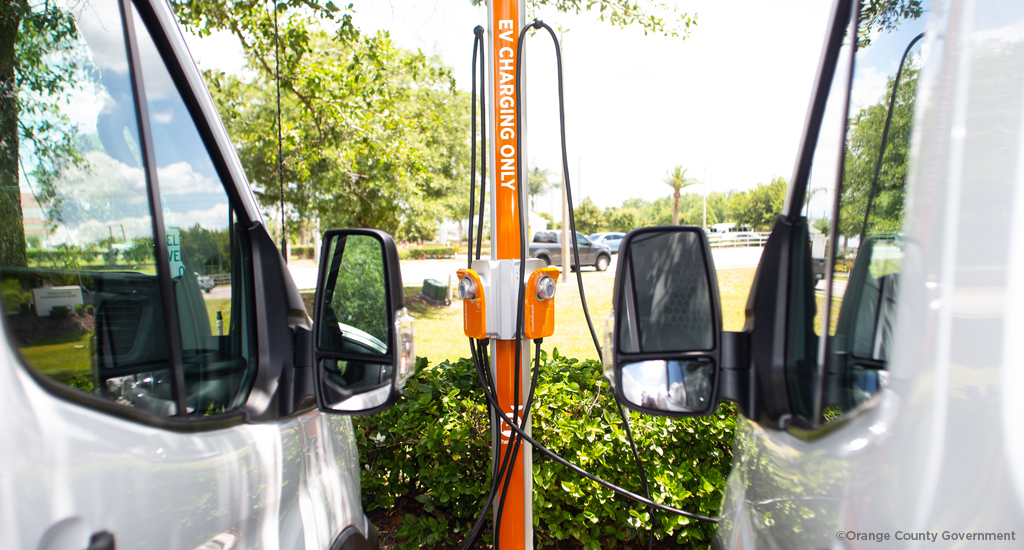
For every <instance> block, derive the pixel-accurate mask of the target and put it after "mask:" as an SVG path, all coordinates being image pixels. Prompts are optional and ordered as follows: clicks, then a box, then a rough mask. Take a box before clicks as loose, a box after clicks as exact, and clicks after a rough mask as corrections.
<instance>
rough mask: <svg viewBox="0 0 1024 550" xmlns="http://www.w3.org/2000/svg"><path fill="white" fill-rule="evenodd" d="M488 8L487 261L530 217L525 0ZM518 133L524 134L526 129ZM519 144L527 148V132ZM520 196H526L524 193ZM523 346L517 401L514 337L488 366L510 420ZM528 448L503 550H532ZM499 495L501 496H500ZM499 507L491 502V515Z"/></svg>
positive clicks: (514, 485)
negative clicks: (521, 70)
mask: <svg viewBox="0 0 1024 550" xmlns="http://www.w3.org/2000/svg"><path fill="white" fill-rule="evenodd" d="M487 12H488V29H487V35H488V42H489V44H490V51H491V63H489V64H488V65H489V71H488V73H489V75H488V76H489V81H490V82H491V83H493V86H492V90H493V94H492V96H491V100H490V101H489V102H488V103H489V105H488V110H489V111H490V116H489V118H490V120H491V121H492V123H491V128H492V129H493V130H492V134H491V136H490V137H491V140H490V141H491V154H490V157H491V159H490V160H491V166H492V168H491V170H490V173H491V177H490V191H491V228H492V231H491V259H492V260H521V259H522V258H520V245H521V244H520V243H521V241H520V239H522V238H524V237H525V235H521V234H520V231H519V216H520V215H522V216H523V222H524V224H523V225H524V226H527V227H528V226H529V220H528V218H527V217H526V216H527V210H526V201H525V200H524V201H523V203H522V204H520V203H519V199H518V197H517V194H516V190H517V187H518V186H519V185H521V184H522V182H519V181H517V178H516V162H517V160H516V159H517V155H516V153H517V151H516V147H517V145H516V137H517V136H516V131H517V130H516V121H517V120H518V121H519V122H520V124H519V127H520V128H525V127H526V124H525V119H524V118H521V117H523V116H524V114H525V112H524V109H523V98H521V97H516V92H515V85H516V79H519V78H522V75H520V74H517V71H516V50H517V44H518V41H519V31H520V30H521V29H522V27H523V25H524V24H525V15H526V3H525V0H489V1H488V3H487ZM524 65H525V59H524ZM521 89H523V90H525V86H521ZM522 131H523V132H524V134H525V130H522ZM520 142H521V143H522V146H523V147H524V148H525V145H526V136H525V135H523V136H522V139H521V140H520ZM518 153H520V155H519V157H518V158H523V159H525V158H527V157H526V154H525V151H521V152H518ZM521 172H522V174H523V177H524V178H525V177H526V168H525V167H523V169H522V171H521ZM524 191H525V189H524ZM523 195H524V198H525V195H526V193H523ZM516 271H518V269H517V270H516ZM517 290H518V289H517ZM521 314H522V313H520V315H521ZM522 347H523V349H522V353H521V355H520V357H521V365H523V368H521V369H519V372H520V383H519V402H518V403H513V384H514V380H515V375H516V368H515V348H516V341H515V339H512V340H496V341H494V343H493V344H492V351H491V357H492V358H493V359H492V364H491V369H492V372H493V373H494V381H495V384H496V386H497V390H498V403H499V404H500V405H501V408H502V409H503V410H504V412H505V414H506V415H508V417H509V418H511V419H513V420H517V419H518V418H521V417H522V409H521V407H522V404H523V402H525V401H526V395H527V393H529V390H530V388H529V384H530V376H529V369H528V368H526V366H527V365H530V364H531V363H530V342H529V340H527V339H526V338H523V340H522ZM526 431H527V433H529V432H530V428H529V426H527V427H526ZM512 433H513V432H512V430H511V429H510V428H509V427H508V426H507V425H506V424H505V423H502V424H501V430H500V433H498V434H495V437H494V440H495V441H494V443H495V448H496V449H497V450H498V453H497V455H496V460H498V461H500V460H501V457H503V456H504V454H505V450H506V448H507V446H508V445H509V444H510V443H511V436H512ZM532 451H533V449H532V448H531V447H530V446H529V445H528V444H526V442H522V443H521V444H520V447H519V454H518V456H517V458H516V462H515V463H514V465H513V469H512V479H511V481H510V483H509V486H508V494H507V496H506V497H505V507H504V509H503V511H502V516H501V533H500V537H501V538H500V540H499V541H498V543H499V545H500V547H501V548H502V549H503V550H520V549H523V550H532V549H533V461H532V460H531V457H532ZM496 482H497V481H496ZM498 498H499V499H500V495H499V497H498ZM497 505H498V503H497V502H495V503H494V506H495V514H497Z"/></svg>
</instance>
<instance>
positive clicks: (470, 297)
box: [456, 269, 487, 340]
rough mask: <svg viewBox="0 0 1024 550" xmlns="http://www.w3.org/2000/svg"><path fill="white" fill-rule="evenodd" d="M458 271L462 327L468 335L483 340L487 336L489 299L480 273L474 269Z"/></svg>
mask: <svg viewBox="0 0 1024 550" xmlns="http://www.w3.org/2000/svg"><path fill="white" fill-rule="evenodd" d="M456 273H457V274H458V276H459V297H460V298H462V329H463V331H464V332H465V333H466V336H469V337H470V338H475V339H477V340H482V339H484V338H486V337H487V301H486V299H485V296H484V286H483V283H482V282H481V281H480V275H477V273H476V271H473V270H472V269H460V270H458V271H457V272H456Z"/></svg>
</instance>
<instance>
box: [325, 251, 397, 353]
mask: <svg viewBox="0 0 1024 550" xmlns="http://www.w3.org/2000/svg"><path fill="white" fill-rule="evenodd" d="M329 250H330V255H329V256H328V257H329V258H330V262H331V263H330V264H329V265H328V268H327V278H326V283H325V286H324V292H323V301H324V303H323V304H322V305H323V307H322V308H321V310H320V315H321V317H322V319H318V321H323V322H321V323H318V325H319V326H320V330H321V334H320V349H321V350H324V351H335V352H343V353H366V354H371V355H387V353H388V349H389V346H388V330H387V328H388V327H387V325H388V315H387V311H388V308H387V296H386V290H385V289H386V286H385V279H384V249H383V246H382V245H381V243H380V241H378V240H377V239H375V238H373V237H371V236H369V235H335V236H334V237H333V238H332V239H331V243H330V248H329Z"/></svg>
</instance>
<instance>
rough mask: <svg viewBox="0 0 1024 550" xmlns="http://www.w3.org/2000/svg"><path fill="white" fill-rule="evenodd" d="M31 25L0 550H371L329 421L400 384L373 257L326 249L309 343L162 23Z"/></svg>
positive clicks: (380, 236)
mask: <svg viewBox="0 0 1024 550" xmlns="http://www.w3.org/2000/svg"><path fill="white" fill-rule="evenodd" d="M18 5H21V4H18ZM26 5H27V3H26ZM33 5H34V6H35V7H33V8H31V9H30V11H29V12H27V13H24V14H21V15H20V16H21V17H23V18H24V20H25V21H26V22H27V21H30V20H31V22H32V25H36V26H32V25H29V24H28V23H26V24H25V26H24V28H26V29H36V30H37V31H39V32H38V34H36V35H33V34H31V33H29V32H28V31H26V32H25V33H24V35H23V36H22V37H21V38H20V40H21V41H20V42H19V46H18V50H17V51H18V52H20V53H23V54H24V57H22V58H19V59H17V62H18V65H19V71H20V72H19V78H21V79H22V88H21V94H20V101H18V102H14V101H10V100H7V103H6V104H4V105H3V107H4V108H6V109H8V110H7V111H5V112H6V113H7V114H5V115H4V116H5V117H7V118H5V119H4V122H3V126H4V128H7V129H8V130H7V131H8V132H11V130H10V129H11V128H13V126H11V125H9V124H8V123H14V124H16V125H17V126H18V128H20V129H19V130H18V131H17V139H15V137H14V134H13V133H10V134H8V135H5V136H4V142H5V143H7V144H8V145H10V144H11V143H15V144H17V145H16V146H15V148H13V149H10V150H11V151H15V152H16V153H18V155H19V156H18V157H17V158H8V160H5V161H4V163H3V166H4V168H3V169H2V170H0V172H2V174H0V175H2V177H3V178H4V179H3V181H4V182H5V183H4V185H5V186H6V188H5V189H4V196H3V197H0V199H4V200H0V202H3V206H2V207H0V208H2V209H3V210H2V212H3V214H2V216H0V282H2V284H3V320H2V324H3V335H4V337H3V339H2V340H3V342H2V343H0V414H2V415H3V416H4V418H5V421H4V422H3V423H0V442H2V443H0V547H2V548H12V549H14V548H38V549H41V550H56V549H67V550H72V549H76V550H77V549H82V548H86V547H88V548H90V549H93V550H101V549H106V548H109V549H112V548H114V547H115V544H116V547H117V548H118V549H119V550H124V549H127V548H139V549H149V548H181V549H190V548H257V547H259V548H323V549H328V548H330V549H340V548H346V549H357V548H358V549H368V548H377V537H376V532H375V530H374V527H373V526H372V525H371V524H370V523H369V522H368V521H367V520H366V518H365V516H364V515H363V511H362V506H361V500H360V490H359V469H358V466H359V455H358V452H357V449H356V446H355V439H354V436H353V428H352V423H351V421H350V419H349V416H348V415H352V414H372V413H376V412H379V411H382V410H385V409H387V408H388V407H389V406H391V404H392V403H393V402H394V401H395V399H397V397H398V395H399V392H400V390H401V387H402V385H403V383H404V380H405V379H406V377H407V376H408V375H409V373H410V370H411V365H412V363H411V362H412V360H413V356H412V349H411V333H410V330H411V326H410V323H411V321H410V319H409V318H408V316H406V315H403V311H402V302H403V297H402V290H401V288H402V287H401V279H400V273H399V270H398V255H397V251H396V249H395V245H394V242H393V241H392V240H391V237H390V236H388V235H387V234H385V233H382V232H379V231H371V230H345V231H329V232H327V234H326V235H325V237H324V241H323V243H324V245H323V254H322V259H323V260H322V263H321V270H320V277H319V279H318V285H319V286H318V288H317V294H316V301H315V304H316V306H315V308H314V310H315V311H314V312H312V313H314V317H313V319H316V320H317V322H316V323H313V322H312V320H311V319H310V317H309V316H308V315H307V312H306V308H305V306H304V304H303V300H302V298H301V296H300V294H299V292H298V291H297V290H296V287H295V285H294V283H293V282H292V279H291V277H290V275H289V272H288V270H287V269H286V266H285V264H284V261H283V259H282V257H281V255H280V253H279V252H278V249H277V248H276V247H275V245H274V242H273V240H272V239H271V237H270V235H269V233H268V232H267V228H266V226H265V225H264V223H263V220H262V218H261V215H260V211H259V209H258V208H257V205H256V202H255V200H254V198H253V195H252V193H251V191H250V189H249V185H248V184H247V182H246V179H245V175H244V174H243V172H242V169H241V165H240V163H239V160H238V158H237V156H236V154H235V151H234V148H233V146H232V144H231V142H230V140H229V139H228V136H227V134H226V133H225V131H224V128H223V126H222V125H221V122H220V119H219V117H218V116H217V112H216V110H215V108H214V104H213V102H212V100H211V98H210V95H209V93H208V92H207V90H206V87H205V85H204V84H203V80H202V78H201V76H200V74H199V72H198V70H197V69H196V67H195V64H194V63H193V62H192V60H191V58H190V56H189V53H188V51H187V49H186V47H185V43H184V41H183V39H182V36H181V32H180V30H179V29H178V26H177V23H176V21H175V18H174V15H173V13H172V12H171V10H170V8H169V6H168V4H167V3H166V2H163V1H160V0H90V1H88V2H67V3H66V4H64V7H59V6H60V5H61V4H60V3H54V2H45V3H44V2H36V3H33ZM5 9H8V8H5ZM11 9H13V8H11ZM7 15H9V13H7V12H5V16H7ZM7 23H10V20H8V21H6V22H5V25H6V24H7ZM32 56H34V57H32ZM40 83H42V84H41V85H39V86H36V84H40ZM12 105H13V106H14V107H17V109H16V110H12V109H11V107H12ZM12 114H16V115H17V117H16V118H12ZM19 140H20V143H19ZM18 187H20V189H18V192H11V191H12V190H13V189H14V188H18ZM19 193H20V200H18V195H19ZM6 199H12V200H6ZM26 243H32V247H31V248H29V249H26ZM204 266H218V267H220V268H222V269H223V271H224V273H225V275H226V276H228V277H229V278H230V282H229V283H228V284H226V285H218V286H217V287H216V291H215V292H208V293H203V292H201V289H200V287H199V284H198V281H197V278H196V276H195V275H194V273H195V272H197V271H203V268H204ZM314 326H315V327H317V331H316V333H315V334H314V333H313V332H312V328H313V327H314ZM336 413H340V414H336Z"/></svg>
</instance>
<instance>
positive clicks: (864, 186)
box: [607, 0, 1024, 549]
mask: <svg viewBox="0 0 1024 550" xmlns="http://www.w3.org/2000/svg"><path fill="white" fill-rule="evenodd" d="M882 4H889V5H891V6H902V7H904V8H909V10H910V11H913V8H914V3H912V2H893V3H882V2H873V3H871V6H873V7H874V8H875V9H877V8H879V7H880V6H881V5H882ZM922 7H923V12H924V13H923V14H922V16H921V17H915V16H914V15H913V14H909V17H905V18H904V17H902V16H900V17H890V18H889V19H888V20H886V21H883V20H879V19H878V18H872V17H871V16H872V13H871V12H869V11H864V12H860V8H861V5H860V2H859V1H851V0H836V1H835V2H834V8H833V12H832V15H831V28H830V29H829V31H828V34H827V35H826V41H825V47H824V51H823V54H822V57H821V63H820V65H819V72H818V78H817V88H816V90H815V92H814V95H813V96H812V103H811V106H810V108H809V109H808V115H807V123H806V127H805V133H804V138H803V142H802V148H801V151H800V154H799V157H798V159H797V162H796V166H795V169H794V176H793V177H792V178H791V185H790V188H789V192H788V195H787V200H786V204H785V207H784V215H782V216H780V217H779V219H778V220H777V222H776V224H775V226H774V228H773V230H772V233H771V237H770V238H769V240H768V242H767V244H766V246H765V249H764V253H763V255H762V256H761V261H760V265H759V266H758V268H757V274H756V276H755V279H754V283H753V286H752V288H751V291H750V298H749V301H748V303H747V308H746V324H745V327H744V328H743V330H742V331H739V332H724V331H723V330H722V321H721V319H722V317H721V306H720V304H719V301H718V295H717V284H716V277H715V276H714V266H713V263H712V261H711V256H710V254H709V253H708V246H707V241H706V238H705V237H704V236H703V234H702V233H701V232H700V231H699V228H648V229H643V230H638V231H635V232H633V233H631V234H629V235H627V236H626V238H625V240H624V241H623V244H622V249H621V252H620V259H619V265H618V273H617V278H616V287H615V297H614V298H613V302H614V304H615V315H616V317H615V325H614V330H613V332H612V334H611V338H612V339H613V340H612V342H613V343H614V347H615V354H614V357H613V359H612V360H611V361H610V362H609V364H608V371H607V372H608V374H609V376H610V377H611V378H612V379H613V381H614V384H615V391H616V397H617V399H619V401H620V402H622V403H623V404H625V405H627V406H629V407H630V408H632V409H634V410H638V411H642V412H646V413H651V414H663V415H673V416H699V415H704V414H710V413H711V412H712V411H713V410H714V407H715V405H716V404H717V403H718V402H720V401H723V400H728V401H732V402H734V403H736V404H737V405H738V408H739V410H740V411H741V413H742V415H741V416H740V417H739V419H738V422H737V436H736V447H735V452H734V455H733V466H732V473H731V475H730V477H729V481H728V488H727V491H726V494H725V500H724V503H723V510H722V520H721V524H720V530H719V540H718V541H717V542H718V543H720V545H721V546H723V547H725V548H778V549H791V548H814V549H820V548H836V549H840V548H889V547H901V548H902V547H910V548H949V547H956V548H1020V547H1021V544H1022V542H1021V539H1022V538H1024V427H1022V426H1024V360H1022V357H1024V355H1022V349H1021V345H1020V344H1021V343H1022V342H1024V338H1022V334H1024V332H1022V327H1024V275H1022V274H1024V232H1022V231H1020V229H1019V228H1020V226H1021V225H1022V224H1024V148H1022V147H1024V3H1022V2H1020V1H1017V0H933V1H931V2H924V3H923V5H922ZM858 13H862V15H863V16H864V17H862V18H861V19H860V23H861V26H860V27H859V28H858V26H857V25H858V17H857V15H858ZM875 15H877V12H876V13H875ZM854 38H857V39H858V41H859V45H858V47H857V48H854V47H853V45H854V40H853V39H854ZM905 52H907V54H906V56H905V57H904V54H905ZM901 60H903V61H901ZM901 67H902V71H901V70H900V69H901ZM897 73H899V78H897ZM896 81H898V86H895V87H896V90H897V91H896V93H895V96H894V95H893V94H892V90H893V88H894V83H895V82H896ZM893 97H895V99H894V100H893V99H892V98H893ZM890 106H891V107H890ZM890 113H891V116H889V115H890ZM883 141H885V142H886V145H884V146H883V145H882V143H883ZM879 159H882V162H881V163H880V164H879V162H878V160H879ZM812 185H813V186H814V187H818V186H825V187H827V188H828V189H829V190H830V192H831V193H832V198H833V199H834V200H833V204H834V205H835V207H834V208H833V211H832V214H831V216H830V220H831V221H832V223H831V227H830V231H829V235H832V236H836V238H835V239H834V240H833V241H831V242H830V243H829V244H830V247H829V248H830V250H829V255H828V258H829V269H828V270H827V273H826V278H825V282H826V283H827V284H826V285H825V288H824V289H823V290H818V291H816V290H815V288H814V287H815V281H814V278H813V277H812V272H811V267H810V266H811V254H810V247H809V245H808V229H807V220H806V218H804V217H803V216H802V215H801V213H800V210H801V208H800V207H801V206H802V205H803V203H804V197H805V195H806V193H807V190H808V189H809V188H811V186H812ZM993 228H996V229H998V230H996V231H993ZM844 248H845V249H846V255H845V256H844V254H843V252H844ZM854 249H856V259H855V260H853V261H852V265H851V262H850V261H849V260H851V259H852V256H853V250H854ZM848 268H850V269H848ZM847 271H849V272H847ZM826 304H827V306H826Z"/></svg>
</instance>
